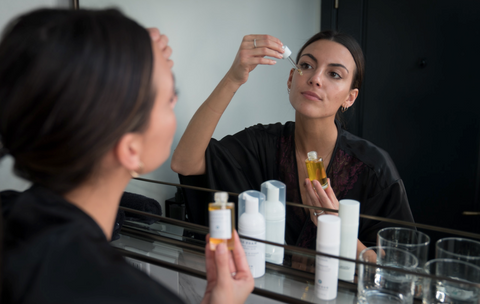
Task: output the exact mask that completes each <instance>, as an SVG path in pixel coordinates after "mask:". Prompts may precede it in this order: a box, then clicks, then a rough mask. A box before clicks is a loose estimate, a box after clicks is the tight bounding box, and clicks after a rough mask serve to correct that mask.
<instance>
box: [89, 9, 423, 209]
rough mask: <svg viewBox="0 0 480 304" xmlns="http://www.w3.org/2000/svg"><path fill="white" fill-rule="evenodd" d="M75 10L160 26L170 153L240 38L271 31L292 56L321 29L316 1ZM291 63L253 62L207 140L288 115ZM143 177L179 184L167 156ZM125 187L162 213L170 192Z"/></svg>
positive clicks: (282, 119) (223, 70) (226, 65)
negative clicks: (171, 128)
mask: <svg viewBox="0 0 480 304" xmlns="http://www.w3.org/2000/svg"><path fill="white" fill-rule="evenodd" d="M80 7H81V8H106V7H118V8H120V9H121V10H122V11H123V12H124V13H126V14H127V15H129V16H130V17H132V18H134V19H135V20H137V21H138V22H139V23H141V24H142V25H144V26H146V27H158V28H159V29H160V31H161V32H162V33H165V34H167V35H168V37H169V39H170V46H171V47H172V49H173V50H174V52H173V55H172V59H173V60H174V62H175V66H174V68H173V71H174V74H175V77H176V86H177V90H178V93H179V102H178V104H177V107H176V109H175V111H176V114H177V120H178V125H177V132H176V136H175V139H174V143H173V147H172V150H173V149H174V148H175V146H176V144H177V143H178V141H179V139H180V137H181V136H182V134H183V132H184V130H185V128H186V126H187V124H188V122H189V121H190V119H191V117H192V116H193V114H194V113H195V111H196V110H197V108H198V107H199V106H200V105H201V103H202V102H203V101H204V100H205V99H206V98H207V97H208V96H209V94H210V93H211V92H212V90H213V89H214V88H215V86H216V85H217V84H218V82H219V81H220V80H221V78H222V77H223V76H224V75H225V73H226V72H227V70H228V69H229V68H230V65H231V63H232V61H233V59H234V56H235V54H236V52H237V50H238V47H239V45H240V42H241V39H242V37H243V36H244V35H247V34H253V33H262V34H270V35H273V36H275V37H277V38H279V39H280V40H282V42H283V43H284V44H286V45H288V46H289V48H290V49H291V50H292V51H293V54H292V55H293V56H292V57H294V56H296V52H297V51H298V49H299V48H300V47H301V45H302V44H303V43H304V42H305V41H306V40H307V39H308V38H309V37H311V36H312V35H313V34H314V33H316V32H318V31H319V30H320V13H321V1H320V0H308V1H307V0H305V1H302V2H298V1H293V0H284V1H277V0H268V1H262V2H260V3H259V2H258V1H255V0H249V1H242V2H233V1H229V2H225V1H221V0H209V1H202V2H198V1H194V0H190V1H182V2H181V3H176V2H172V1H147V0H143V1H136V2H131V1H128V0H122V1H113V0H102V1H96V0H81V1H80ZM273 11H274V12H275V13H273ZM290 68H291V66H290V64H289V62H287V61H282V60H278V61H277V64H276V65H275V66H259V67H257V68H256V69H255V70H254V71H253V72H252V73H251V74H250V76H249V80H248V82H247V83H246V84H245V85H243V86H242V87H241V88H240V90H239V91H238V92H237V93H236V95H235V97H234V99H233V101H232V103H231V104H230V105H229V107H228V108H227V110H226V112H225V113H224V115H223V117H222V119H221V120H220V122H219V124H218V126H217V128H216V131H215V133H214V135H213V137H214V138H216V139H221V138H222V137H224V136H225V135H228V134H234V133H236V132H238V131H241V130H243V129H244V128H245V127H249V126H252V125H255V124H257V123H263V124H268V123H275V122H282V123H284V122H286V121H291V120H294V111H293V109H292V107H291V105H290V103H289V101H288V96H287V90H286V81H287V77H288V73H289V71H290ZM367 73H368V71H367ZM357 102H358V100H357ZM252 109H254V110H252ZM387 152H388V151H387ZM145 178H150V179H153V180H161V181H166V182H172V183H177V182H178V177H177V174H176V173H174V172H172V171H171V170H170V159H169V160H168V161H167V162H166V163H165V164H164V165H163V166H162V167H161V168H159V169H158V170H157V171H155V172H153V173H151V174H148V175H146V176H145ZM127 191H131V192H136V193H141V194H144V195H146V196H149V197H154V198H156V199H157V200H158V201H159V202H160V203H161V204H162V207H163V210H165V205H164V203H165V200H166V199H169V198H171V197H173V196H174V193H175V189H174V188H173V187H169V186H159V185H155V184H148V183H143V182H138V181H132V182H131V183H130V185H129V187H128V188H127ZM407 193H408V189H407ZM414 217H415V214H414Z"/></svg>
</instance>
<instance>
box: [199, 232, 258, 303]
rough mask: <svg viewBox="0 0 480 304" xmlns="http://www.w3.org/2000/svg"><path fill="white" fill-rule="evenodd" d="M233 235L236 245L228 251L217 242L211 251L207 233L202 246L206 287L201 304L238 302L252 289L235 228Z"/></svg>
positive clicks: (251, 282) (244, 298)
mask: <svg viewBox="0 0 480 304" xmlns="http://www.w3.org/2000/svg"><path fill="white" fill-rule="evenodd" d="M233 237H234V240H235V248H234V250H233V251H232V253H230V251H228V249H227V246H226V245H225V244H220V245H218V246H217V248H216V250H215V251H211V250H210V244H209V236H208V235H207V239H206V240H207V245H206V246H205V260H206V270H207V288H206V290H205V295H204V297H203V300H202V304H207V303H210V304H217V303H218V304H220V303H233V304H241V303H244V302H245V300H246V299H247V297H248V295H249V294H250V293H251V292H252V291H253V287H254V284H255V282H254V280H253V277H252V273H251V272H250V267H248V262H247V258H246V256H245V251H243V247H242V244H241V243H240V238H239V237H238V234H237V232H236V231H234V235H233Z"/></svg>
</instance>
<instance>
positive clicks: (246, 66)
mask: <svg viewBox="0 0 480 304" xmlns="http://www.w3.org/2000/svg"><path fill="white" fill-rule="evenodd" d="M282 46H283V44H282V42H281V41H280V40H279V39H277V38H275V37H273V36H269V35H247V36H245V37H243V40H242V44H241V45H240V49H239V50H238V53H237V56H235V60H234V61H233V64H232V67H231V68H230V70H229V71H228V73H227V75H226V76H227V77H228V78H230V80H232V81H233V82H236V83H238V84H240V85H242V84H244V83H245V82H247V80H248V74H249V73H250V72H251V71H252V70H253V69H255V67H256V66H257V65H259V64H264V65H274V64H275V63H276V61H275V60H273V59H269V58H265V56H268V57H273V58H278V59H282V58H283V56H282V54H283V53H284V51H283V49H282Z"/></svg>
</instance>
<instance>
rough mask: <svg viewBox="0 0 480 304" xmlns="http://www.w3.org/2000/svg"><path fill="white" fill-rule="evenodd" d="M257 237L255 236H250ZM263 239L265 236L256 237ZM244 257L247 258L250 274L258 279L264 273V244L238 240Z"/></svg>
mask: <svg viewBox="0 0 480 304" xmlns="http://www.w3.org/2000/svg"><path fill="white" fill-rule="evenodd" d="M252 237H257V236H252ZM258 238H259V239H265V234H263V235H261V236H260V237H258ZM240 242H241V243H242V247H243V250H244V251H245V256H246V257H247V262H248V266H249V267H250V272H251V273H252V276H253V277H254V278H258V277H260V276H262V275H263V274H264V273H265V244H263V243H258V242H255V241H251V240H246V239H242V238H241V239H240Z"/></svg>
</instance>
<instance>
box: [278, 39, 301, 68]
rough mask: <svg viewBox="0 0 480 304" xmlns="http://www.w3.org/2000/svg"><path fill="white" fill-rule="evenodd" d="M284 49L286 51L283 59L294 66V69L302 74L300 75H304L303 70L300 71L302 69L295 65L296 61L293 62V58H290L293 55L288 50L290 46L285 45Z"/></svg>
mask: <svg viewBox="0 0 480 304" xmlns="http://www.w3.org/2000/svg"><path fill="white" fill-rule="evenodd" d="M282 49H284V50H285V53H283V59H287V58H288V60H289V61H290V63H291V64H292V65H293V67H294V68H295V70H296V71H297V72H298V73H299V74H300V75H303V73H302V70H300V68H299V67H298V66H297V64H296V63H295V61H293V59H292V57H290V55H291V54H292V51H290V49H289V48H288V46H286V45H284V46H282Z"/></svg>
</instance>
